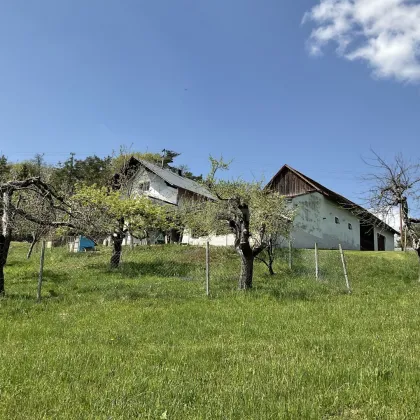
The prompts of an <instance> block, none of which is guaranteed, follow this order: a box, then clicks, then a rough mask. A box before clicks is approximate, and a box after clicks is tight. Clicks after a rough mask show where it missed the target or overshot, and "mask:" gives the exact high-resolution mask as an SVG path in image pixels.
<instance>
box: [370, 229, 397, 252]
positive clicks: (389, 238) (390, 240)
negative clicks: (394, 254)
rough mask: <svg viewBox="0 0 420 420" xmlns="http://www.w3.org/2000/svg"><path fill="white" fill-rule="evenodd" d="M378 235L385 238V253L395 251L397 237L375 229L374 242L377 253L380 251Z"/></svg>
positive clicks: (384, 230) (383, 230) (386, 231)
mask: <svg viewBox="0 0 420 420" xmlns="http://www.w3.org/2000/svg"><path fill="white" fill-rule="evenodd" d="M378 234H379V235H383V236H385V251H394V250H395V235H394V234H393V233H392V232H390V231H388V230H386V229H382V228H380V227H376V226H375V229H374V241H375V251H377V250H378Z"/></svg>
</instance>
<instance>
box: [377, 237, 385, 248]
mask: <svg viewBox="0 0 420 420" xmlns="http://www.w3.org/2000/svg"><path fill="white" fill-rule="evenodd" d="M378 251H385V236H384V235H381V234H380V233H378Z"/></svg>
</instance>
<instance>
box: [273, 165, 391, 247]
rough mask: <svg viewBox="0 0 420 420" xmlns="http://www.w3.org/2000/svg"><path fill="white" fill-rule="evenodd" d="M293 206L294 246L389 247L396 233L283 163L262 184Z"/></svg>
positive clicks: (350, 202)
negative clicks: (270, 177)
mask: <svg viewBox="0 0 420 420" xmlns="http://www.w3.org/2000/svg"><path fill="white" fill-rule="evenodd" d="M266 188H267V189H270V190H272V191H277V192H279V193H280V194H282V195H284V196H286V197H287V198H288V199H289V201H290V203H291V204H292V205H293V206H296V208H297V212H298V213H297V216H296V218H295V222H294V228H293V232H292V240H293V246H294V247H295V248H313V247H314V244H315V242H316V243H317V244H318V246H319V247H321V248H325V249H336V248H338V244H341V245H342V247H343V248H344V249H353V250H366V251H393V250H394V235H395V234H399V233H398V232H397V231H396V230H395V229H393V228H392V227H391V226H389V225H387V224H386V223H384V222H383V221H381V220H380V219H378V218H377V217H376V216H374V215H373V214H371V213H370V212H368V211H367V210H366V209H363V208H362V207H360V206H358V205H357V204H355V203H353V202H352V201H350V200H348V199H347V198H345V197H343V196H342V195H340V194H337V193H335V192H334V191H331V190H330V189H328V188H326V187H324V186H323V185H321V184H320V183H318V182H316V181H314V180H313V179H311V178H309V177H307V176H306V175H303V174H302V173H301V172H299V171H297V170H296V169H293V168H292V167H290V166H288V165H284V166H283V167H282V168H281V169H280V170H279V171H278V172H277V174H276V175H274V177H273V178H272V179H271V181H270V182H269V183H268V184H267V186H266Z"/></svg>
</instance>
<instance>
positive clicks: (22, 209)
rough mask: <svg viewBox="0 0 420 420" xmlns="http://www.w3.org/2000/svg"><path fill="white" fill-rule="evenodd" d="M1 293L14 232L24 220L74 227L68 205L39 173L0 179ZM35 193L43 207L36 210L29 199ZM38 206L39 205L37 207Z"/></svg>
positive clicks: (37, 223) (55, 226) (42, 224)
mask: <svg viewBox="0 0 420 420" xmlns="http://www.w3.org/2000/svg"><path fill="white" fill-rule="evenodd" d="M0 197H1V200H0V212H1V215H2V217H1V232H0V294H1V295H2V294H4V290H5V289H4V266H5V265H6V262H7V257H8V255H9V248H10V243H11V241H12V235H13V232H14V231H15V230H16V228H17V227H18V225H19V222H20V221H21V220H25V221H28V222H31V223H33V224H35V225H39V226H43V227H47V226H48V227H51V228H57V227H60V226H67V227H74V225H73V223H72V222H71V220H72V219H73V218H74V214H72V212H71V209H70V207H69V205H68V204H67V203H66V202H65V200H64V199H63V198H62V197H60V196H59V195H58V194H57V193H56V192H55V191H54V190H53V188H51V186H50V185H48V184H46V183H45V182H43V181H42V180H41V179H40V178H39V177H32V178H28V179H25V180H21V181H8V182H3V183H0ZM34 197H36V200H38V201H39V202H40V203H41V204H42V207H43V209H44V211H42V212H39V211H34V208H33V207H31V205H30V204H29V203H31V202H33V200H31V198H34ZM38 210H39V209H38Z"/></svg>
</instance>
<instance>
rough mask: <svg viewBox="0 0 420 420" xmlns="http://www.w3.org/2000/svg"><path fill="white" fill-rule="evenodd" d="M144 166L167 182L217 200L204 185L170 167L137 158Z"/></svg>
mask: <svg viewBox="0 0 420 420" xmlns="http://www.w3.org/2000/svg"><path fill="white" fill-rule="evenodd" d="M137 160H138V161H139V162H140V163H141V164H142V165H143V166H144V167H145V168H147V169H148V170H149V171H151V172H153V173H155V174H156V175H157V176H159V177H160V178H162V179H163V180H164V181H166V182H167V183H168V184H170V185H172V186H174V187H178V188H182V189H184V190H187V191H190V192H193V193H194V194H199V195H202V196H204V197H207V198H210V199H211V200H217V198H216V197H215V196H214V195H213V194H212V193H211V192H210V191H209V190H208V189H207V188H205V187H203V186H202V185H200V184H199V183H198V182H195V181H193V180H192V179H188V178H184V177H182V176H180V175H178V174H176V173H175V172H172V171H171V170H170V169H165V168H161V167H159V166H157V165H155V164H153V163H150V162H148V161H147V160H143V159H137Z"/></svg>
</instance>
